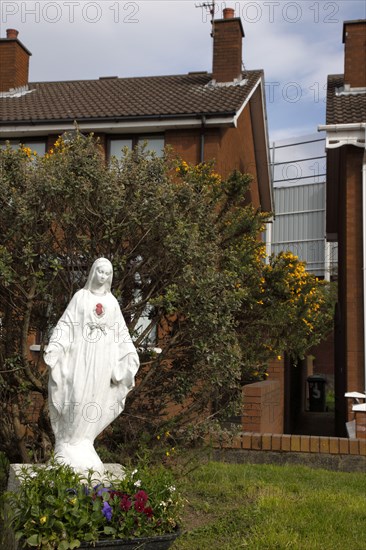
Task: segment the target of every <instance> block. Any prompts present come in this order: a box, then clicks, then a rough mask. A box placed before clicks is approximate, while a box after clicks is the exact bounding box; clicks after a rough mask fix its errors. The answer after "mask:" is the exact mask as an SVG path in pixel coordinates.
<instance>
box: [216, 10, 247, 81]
mask: <svg viewBox="0 0 366 550" xmlns="http://www.w3.org/2000/svg"><path fill="white" fill-rule="evenodd" d="M241 70H242V31H241V24H240V19H238V18H237V19H221V20H219V21H215V23H214V51H213V70H212V78H213V79H214V80H216V81H217V82H231V81H233V80H234V79H235V78H239V77H241Z"/></svg>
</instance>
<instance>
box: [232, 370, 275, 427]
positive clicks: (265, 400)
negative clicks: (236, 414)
mask: <svg viewBox="0 0 366 550" xmlns="http://www.w3.org/2000/svg"><path fill="white" fill-rule="evenodd" d="M282 399H283V392H282V391H281V384H280V382H279V381H278V380H265V381H263V382H255V383H254V384H248V385H247V386H244V388H243V415H242V427H243V430H244V431H250V432H258V433H283V404H282Z"/></svg>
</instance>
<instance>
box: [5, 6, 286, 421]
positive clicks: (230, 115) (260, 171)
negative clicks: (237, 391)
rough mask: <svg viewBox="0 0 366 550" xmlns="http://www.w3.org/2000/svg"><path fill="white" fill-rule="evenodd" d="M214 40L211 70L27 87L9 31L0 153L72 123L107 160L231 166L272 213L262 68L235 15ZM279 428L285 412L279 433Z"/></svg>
mask: <svg viewBox="0 0 366 550" xmlns="http://www.w3.org/2000/svg"><path fill="white" fill-rule="evenodd" d="M212 37H213V67H212V72H210V73H208V72H194V73H188V74H182V75H171V76H150V77H138V78H136V77H134V78H117V77H109V78H100V79H98V80H78V81H61V82H36V83H34V82H29V61H30V56H31V53H30V51H29V50H28V49H27V48H26V47H25V46H24V45H23V44H22V42H21V41H20V40H19V38H18V32H17V31H16V30H14V29H8V30H7V36H6V38H0V146H1V143H4V142H5V141H6V140H9V141H10V142H11V143H12V144H14V146H18V145H19V143H22V144H24V145H26V146H29V147H31V148H32V149H33V150H37V152H39V153H40V154H42V153H44V152H45V151H47V150H49V149H50V148H52V146H53V144H54V143H55V141H56V140H57V138H58V136H59V135H60V134H63V133H64V132H68V131H71V130H73V129H74V125H75V122H76V123H77V125H78V127H79V129H80V131H81V132H83V133H88V132H94V134H95V135H96V136H98V137H99V139H100V142H101V144H102V145H103V148H104V152H105V157H106V159H108V158H109V156H111V155H117V156H118V154H120V152H121V148H122V147H123V146H129V147H133V146H134V145H136V144H137V143H138V142H139V141H147V142H148V148H149V149H153V150H155V151H156V152H157V153H159V152H161V151H162V149H163V147H164V146H166V145H168V146H171V147H173V149H174V150H175V151H176V152H177V153H178V154H179V155H180V156H181V157H182V158H183V159H184V160H185V161H186V162H189V163H199V162H203V161H210V160H214V161H215V170H216V171H217V172H219V173H220V174H221V175H222V176H223V177H226V176H227V175H228V174H229V173H230V172H231V171H232V170H234V169H238V170H240V171H242V172H249V173H251V174H252V175H253V182H252V184H251V188H250V193H249V197H248V200H249V201H251V203H252V204H253V205H254V207H255V208H260V209H262V210H263V211H267V212H272V211H273V198H272V182H271V172H270V156H269V144H268V130H267V118H266V105H265V92H264V74H263V71H262V70H246V69H245V70H244V69H243V64H242V45H243V44H242V42H243V38H244V31H243V27H242V23H241V20H240V18H236V17H235V16H234V10H233V9H229V8H227V9H225V10H224V12H223V18H222V19H218V20H215V21H213V27H212ZM277 370H278V372H277ZM277 370H276V369H273V372H272V373H271V377H272V378H273V381H272V382H271V383H270V384H269V385H270V386H271V391H275V392H278V391H279V388H280V389H281V390H282V388H283V384H280V383H279V382H278V383H276V382H275V380H274V379H275V378H276V377H277V375H278V377H280V378H281V379H282V378H283V369H282V368H281V367H279V368H278V369H277ZM272 386H274V387H273V388H272ZM271 395H272V394H271ZM276 395H277V394H276ZM281 402H283V396H282V397H281ZM282 421H283V406H282V409H281V413H280V422H279V426H278V428H277V430H279V431H282Z"/></svg>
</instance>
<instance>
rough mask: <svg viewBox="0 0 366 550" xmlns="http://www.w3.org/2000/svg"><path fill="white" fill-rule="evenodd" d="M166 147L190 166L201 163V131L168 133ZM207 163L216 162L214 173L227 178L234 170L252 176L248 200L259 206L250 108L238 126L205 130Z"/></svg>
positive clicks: (205, 158) (173, 131)
mask: <svg viewBox="0 0 366 550" xmlns="http://www.w3.org/2000/svg"><path fill="white" fill-rule="evenodd" d="M165 144H166V145H170V146H171V147H173V149H174V150H175V151H176V152H177V154H178V155H180V156H181V157H182V159H183V160H185V161H186V162H188V163H199V162H200V155H201V130H199V129H197V130H169V131H167V132H166V133H165ZM204 160H205V161H210V160H214V161H215V170H217V172H219V174H221V175H222V177H224V178H225V177H227V176H228V175H229V174H230V173H231V172H232V171H233V170H234V169H237V170H240V171H241V172H248V173H250V174H252V175H253V178H254V180H253V183H252V185H251V188H250V194H249V197H248V201H249V202H251V203H252V204H253V205H254V207H255V208H257V207H259V206H260V198H259V190H258V182H257V169H256V157H255V151H254V143H253V132H252V120H251V115H250V110H249V106H248V107H246V108H245V109H244V110H243V112H242V114H241V115H240V117H239V119H238V123H237V127H236V128H234V127H232V128H221V129H219V128H213V129H211V128H205V129H204Z"/></svg>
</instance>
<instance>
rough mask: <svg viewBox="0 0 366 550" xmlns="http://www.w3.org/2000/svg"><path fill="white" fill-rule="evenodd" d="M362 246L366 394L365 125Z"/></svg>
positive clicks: (365, 384) (365, 378)
mask: <svg viewBox="0 0 366 550" xmlns="http://www.w3.org/2000/svg"><path fill="white" fill-rule="evenodd" d="M362 247H363V346H364V350H363V360H364V390H365V394H366V127H365V150H364V153H363V163H362Z"/></svg>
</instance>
